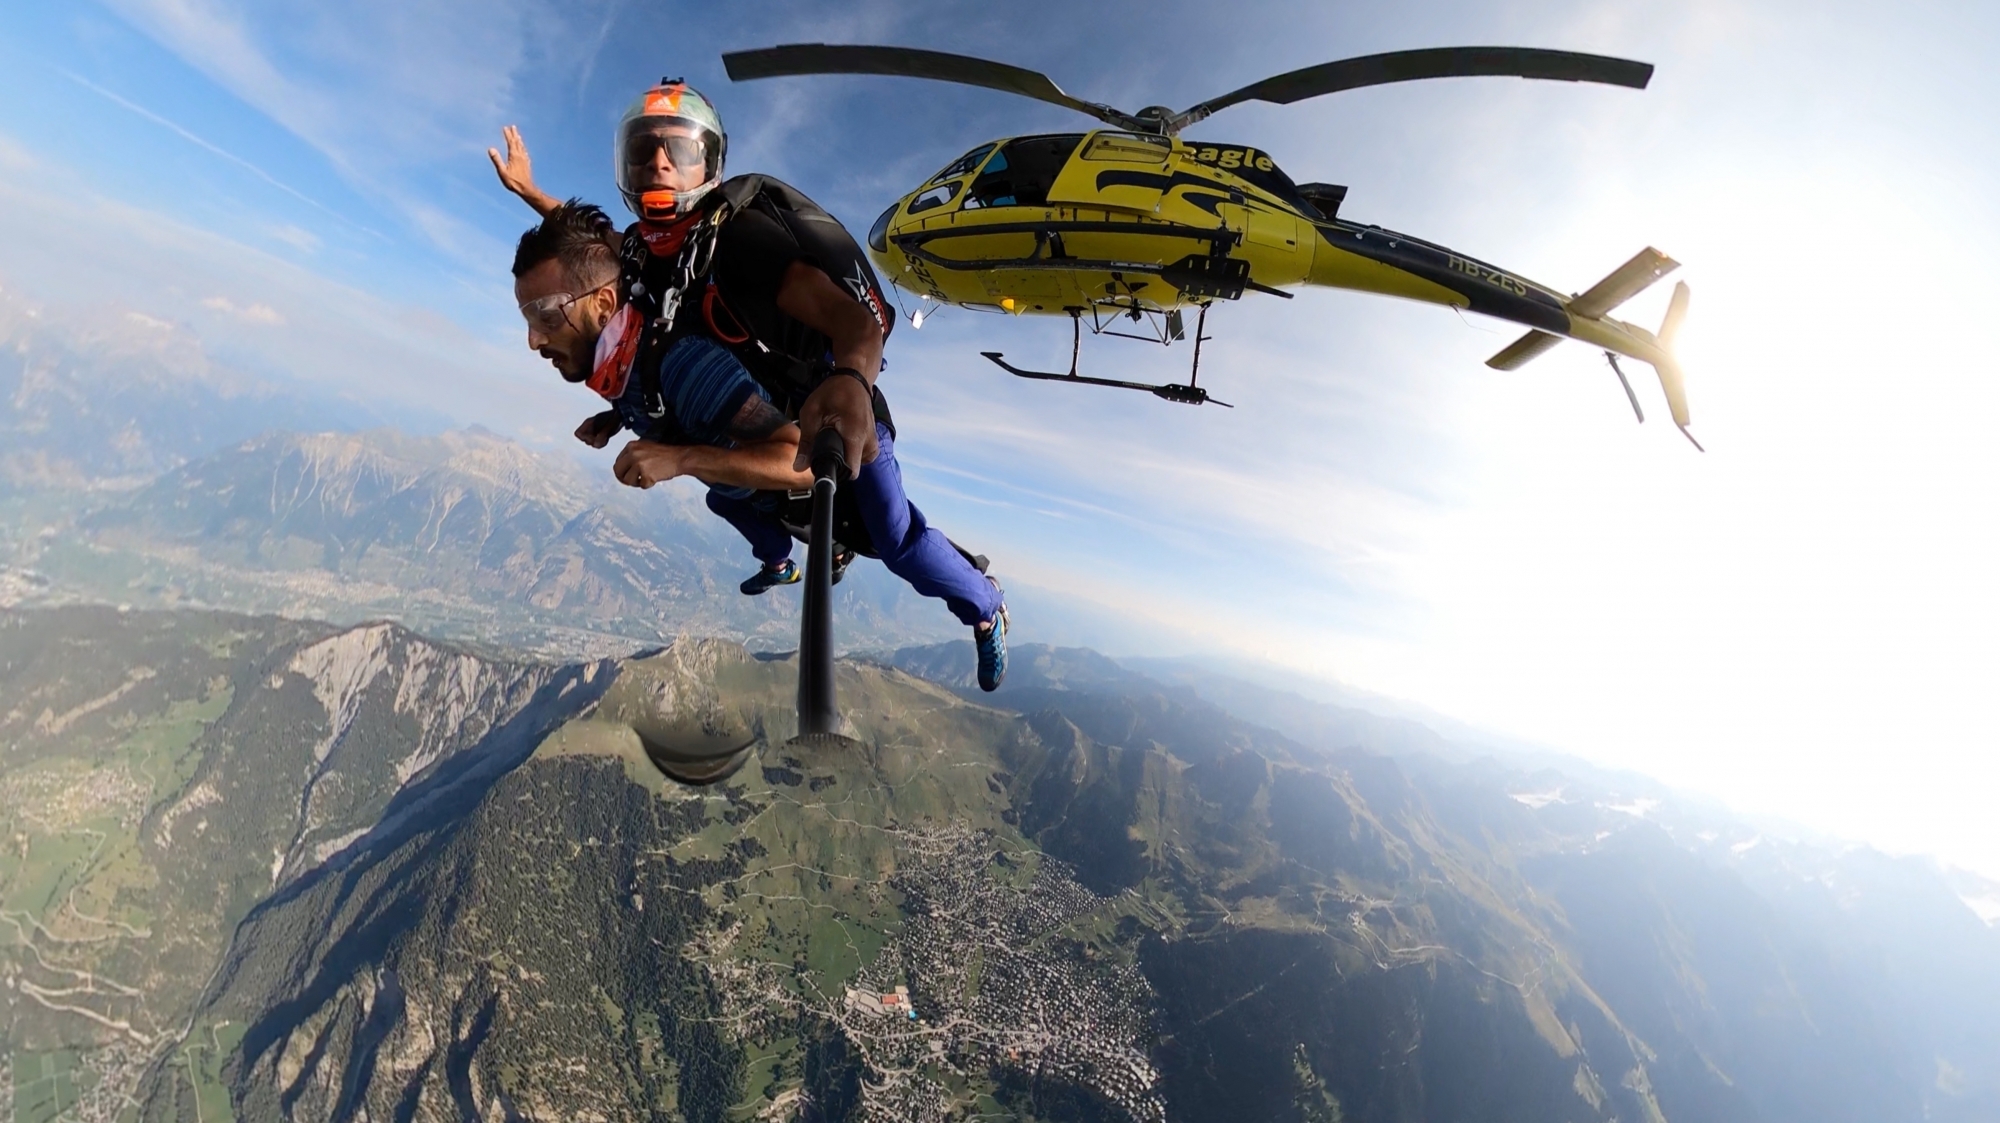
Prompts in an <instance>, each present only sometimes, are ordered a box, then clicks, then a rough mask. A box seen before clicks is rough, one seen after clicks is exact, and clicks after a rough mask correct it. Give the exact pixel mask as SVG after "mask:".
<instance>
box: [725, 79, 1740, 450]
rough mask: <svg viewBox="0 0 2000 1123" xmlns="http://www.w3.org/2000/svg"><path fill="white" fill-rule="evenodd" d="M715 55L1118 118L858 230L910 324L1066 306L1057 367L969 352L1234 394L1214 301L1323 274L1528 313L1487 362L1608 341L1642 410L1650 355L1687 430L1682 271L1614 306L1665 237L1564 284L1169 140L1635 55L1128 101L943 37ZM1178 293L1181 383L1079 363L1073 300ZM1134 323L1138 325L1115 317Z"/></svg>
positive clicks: (963, 178)
mask: <svg viewBox="0 0 2000 1123" xmlns="http://www.w3.org/2000/svg"><path fill="white" fill-rule="evenodd" d="M722 58H723V64H724V67H725V68H726V69H727V71H728V73H729V77H730V78H731V79H732V80H735V81H747V80H750V79H756V78H773V77H782V76H790V75H803V74H875V75H892V76H903V77H913V78H929V79H933V80H937V81H944V82H956V83H960V84H964V85H972V86H981V87H985V88H988V89H995V90H1003V91H1006V92H1009V93H1015V94H1020V95H1023V96H1026V97H1031V98H1035V99H1038V100H1041V101H1046V102H1052V103H1054V104H1056V105H1061V106H1066V107H1068V108H1070V109H1075V110H1078V111H1080V112H1083V113H1086V114H1089V115H1090V116H1092V117H1096V118H1098V119H1099V120H1101V121H1103V122H1105V123H1106V124H1107V125H1109V126H1111V127H1110V128H1106V129H1099V130H1097V131H1094V132H1088V133H1063V134H1056V135H1043V136H1022V137H1012V138H1008V139H1003V140H996V141H992V142H990V143H987V144H982V145H980V146H978V147H977V148H974V149H973V150H972V151H970V152H967V153H966V154H965V155H963V156H961V157H959V158H958V159H956V160H953V161H952V162H951V163H950V164H948V165H946V166H945V168H944V169H943V170H942V171H940V172H938V173H937V174H936V175H934V176H932V177H931V178H930V179H929V180H927V181H925V182H924V183H923V185H922V186H920V187H918V188H917V189H916V190H914V191H911V192H910V193H909V194H907V195H905V196H903V197H902V198H901V199H899V200H897V201H896V203H895V205H893V206H891V207H890V208H889V209H888V210H886V211H883V212H882V216H881V217H880V218H878V219H877V220H876V221H875V224H874V227H873V228H872V229H871V230H870V231H869V233H868V249H869V251H870V254H871V256H872V257H873V258H874V259H875V262H876V264H877V265H878V266H880V267H881V269H882V270H883V272H884V274H885V275H886V276H887V277H888V278H889V279H890V281H891V282H892V283H894V284H895V285H897V286H898V287H900V288H902V289H905V290H907V291H909V292H911V293H912V294H914V295H916V296H917V297H918V298H919V299H920V302H921V303H920V307H919V308H918V310H917V311H916V312H915V313H913V314H912V316H911V319H912V321H913V323H916V324H921V323H922V318H923V316H924V315H925V314H926V313H928V312H929V311H931V310H932V309H933V308H936V307H941V306H948V305H955V306H958V307H963V308H970V309H977V310H982V311H994V312H1006V313H1014V314H1021V313H1031V312H1032V313H1044V314H1064V315H1068V316H1069V317H1070V320H1071V325H1072V335H1071V340H1072V343H1071V351H1070V369H1069V372H1068V373H1067V374H1059V373H1055V372H1049V371H1032V370H1024V369H1021V368H1020V367H1016V366H1014V365H1013V364H1011V363H1008V362H1007V361H1006V360H1005V358H1004V357H1003V356H1002V355H1001V354H1000V353H999V352H994V351H987V352H982V354H984V355H985V357H987V358H989V359H991V360H992V361H993V362H995V363H997V364H999V365H1000V366H1001V367H1002V368H1004V369H1006V370H1007V371H1008V372H1009V373H1012V374H1015V375H1019V376H1020V377H1023V378H1036V379H1048V380H1052V381H1058V382H1075V383H1084V384H1090V385H1098V386H1116V387H1123V388H1127V389H1134V390H1145V391H1148V392H1150V393H1152V394H1155V395H1157V396H1159V397H1161V398H1164V399H1166V400H1168V401H1174V402H1186V403H1189V404H1196V405H1199V404H1201V403H1204V402H1214V403H1215V404H1217V405H1227V404H1228V403H1226V402H1219V401H1216V399H1214V398H1212V397H1210V396H1209V393H1208V390H1207V388H1206V387H1203V386H1200V385H1198V384H1197V383H1196V378H1197V377H1198V375H1199V373H1200V367H1201V344H1202V342H1203V341H1204V340H1205V339H1207V338H1209V337H1207V336H1205V335H1203V334H1202V332H1203V327H1204V325H1205V324H1206V322H1207V315H1208V308H1209V305H1210V304H1212V303H1213V302H1215V301H1217V300H1238V299H1241V298H1242V297H1243V295H1244V294H1245V293H1248V292H1258V293H1266V294H1269V295H1272V296H1278V297H1284V298H1286V299H1290V297H1291V294H1290V293H1287V292H1285V291H1284V289H1285V287H1287V286H1296V285H1325V286H1330V287H1333V288H1343V289H1357V290H1360V291H1363V292H1374V293H1382V294H1385V295H1389V296H1401V297H1407V298H1410V299H1413V300H1422V301H1427V302H1430V303H1433V304H1445V305H1450V306H1453V307H1456V308H1463V309H1468V310H1470V311H1473V312H1479V313H1483V314H1485V315H1488V316H1493V317H1496V318H1499V319H1502V320H1510V321H1513V322H1515V323H1518V324H1523V325H1526V326H1527V327H1528V328H1529V331H1528V333H1527V334H1526V335H1523V336H1522V337H1521V338H1520V339H1518V340H1515V341H1514V342H1513V343H1512V344H1510V345H1508V346H1507V347H1506V348H1505V349H1503V350H1502V351H1501V352H1500V353H1499V354H1496V355H1494V356H1493V357H1492V358H1491V359H1488V360H1487V365H1488V366H1491V367H1494V368H1496V369H1499V370H1513V369H1515V368H1517V367H1519V366H1521V365H1522V364H1524V363H1526V362H1528V361H1529V360H1530V359H1533V358H1535V357H1536V356H1537V355H1540V354H1542V353H1543V352H1544V351H1547V350H1548V349H1549V348H1551V347H1553V346H1555V344H1556V343H1557V342H1559V341H1560V340H1562V339H1565V338H1567V339H1576V340H1581V341H1583V342H1585V343H1588V344H1591V345H1592V346H1595V347H1599V348H1602V349H1603V350H1604V354H1605V358H1606V359H1607V360H1608V361H1609V362H1610V364H1611V368H1612V370H1613V371H1614V372H1616V373H1617V375H1618V381H1619V383H1620V384H1621V385H1623V386H1624V388H1625V396H1626V398H1627V400H1629V401H1630V402H1631V405H1632V410H1633V412H1634V413H1635V414H1636V415H1638V417H1639V420H1640V421H1642V422H1643V421H1644V420H1645V414H1644V413H1643V411H1641V410H1640V408H1639V400H1638V397H1637V396H1636V395H1635V394H1633V392H1632V386H1631V383H1630V382H1628V381H1626V378H1625V374H1624V371H1623V370H1622V369H1620V368H1619V366H1618V356H1620V355H1623V356H1627V357H1629V358H1633V359H1638V360H1640V361H1641V362H1645V363H1650V364H1651V365H1652V367H1653V369H1654V370H1655V371H1656V372H1658V374H1659V377H1660V385H1661V388H1662V389H1663V390H1664V391H1665V393H1666V398H1667V404H1668V407H1669V408H1670V410H1671V411H1672V414H1673V418H1674V423H1675V425H1676V426H1678V427H1679V428H1680V430H1681V432H1682V433H1683V434H1685V435H1687V438H1688V440H1689V441H1694V436H1693V434H1691V433H1688V429H1687V426H1688V408H1687V395H1686V391H1685V389H1684V387H1683V383H1682V378H1681V371H1680V367H1679V365H1678V364H1677V363H1676V362H1675V360H1674V357H1673V351H1672V344H1673V337H1674V333H1675V331H1676V329H1677V328H1678V327H1679V325H1680V323H1681V320H1682V318H1683V316H1685V314H1686V312H1687V304H1688V288H1687V285H1686V283H1685V282H1683V283H1680V284H1677V285H1676V286H1675V289H1674V294H1673V299H1672V301H1671V302H1670V304H1669V305H1668V308H1667V314H1666V318H1665V321H1664V322H1663V323H1662V324H1661V326H1660V330H1659V331H1658V332H1657V333H1655V332H1651V331H1647V330H1646V329H1645V328H1642V327H1638V326H1636V325H1633V324H1628V323H1625V322H1623V321H1621V320H1617V319H1614V318H1612V317H1611V316H1610V315H1608V313H1610V312H1611V311H1612V310H1613V309H1615V308H1617V307H1618V306H1619V305H1620V304H1622V303H1624V302H1625V301H1626V300H1628V299H1630V298H1631V297H1633V296H1634V295H1636V294H1638V293H1639V292H1641V291H1642V290H1644V289H1645V288H1646V287H1648V286H1649V285H1651V284H1652V283H1653V282H1654V281H1656V280H1658V279H1659V278H1660V277H1662V276H1665V275H1666V274H1667V273H1668V272H1670V271H1672V270H1673V269H1675V268H1676V267H1677V263H1676V262H1674V261H1673V260H1672V259H1670V258H1668V257H1667V256H1666V255H1665V254H1663V253H1661V252H1659V251H1658V250H1655V249H1651V248H1648V249H1645V250H1642V251H1640V252H1639V253H1638V254H1637V255H1636V256H1634V257H1633V258H1632V259H1631V260H1630V261H1627V262H1626V263H1625V264H1624V265H1621V266H1619V267H1618V269H1617V270H1616V271H1614V272H1613V273H1612V274H1611V275H1610V276H1608V277H1606V278H1604V280H1602V281H1599V282H1598V283H1597V284H1596V285H1593V286H1592V287H1591V288H1590V289H1588V290H1586V291H1585V292H1582V293H1579V294H1570V295H1565V294H1563V293H1561V292H1558V291H1556V290H1555V289H1552V288H1549V287H1548V286H1546V285H1540V284H1536V283H1535V282H1533V281H1529V280H1527V279H1525V278H1522V277H1520V276H1518V275H1516V274H1513V273H1510V272H1508V271H1507V270H1504V269H1501V268H1499V267H1497V266H1493V265H1489V264H1487V263H1485V262H1483V261H1480V260H1478V259H1476V258H1473V257H1468V256H1466V255H1464V254H1461V253H1458V252H1457V251H1455V250H1451V249H1447V248H1445V247H1443V246H1439V245H1435V244H1433V243H1431V242H1426V241H1424V240H1423V239H1421V238H1412V237H1410V236H1409V235H1407V234H1399V233H1397V232H1395V231H1393V230H1385V229H1383V228H1382V227H1380V226H1373V225H1364V224H1362V223H1357V222H1352V221H1349V220H1347V219H1344V218H1341V217H1340V215H1339V210H1340V204H1341V200H1342V199H1343V198H1344V196H1345V195H1346V193H1347V189H1346V188H1345V187H1341V186H1337V185H1334V184H1327V183H1305V184H1300V183H1294V182H1293V181H1292V179H1291V178H1290V177H1289V176H1287V175H1286V174H1285V173H1284V172H1283V171H1282V170H1281V169H1280V168H1279V167H1278V165H1277V163H1276V161H1274V160H1273V159H1272V158H1271V155H1270V154H1269V153H1268V152H1264V151H1262V150H1260V149H1256V148H1251V147H1248V146H1245V145H1229V144H1211V143H1207V142H1194V141H1186V140H1182V139H1181V137H1180V133H1181V130H1182V129H1184V128H1186V127H1187V126H1189V125H1193V124H1195V123H1197V122H1199V121H1202V120H1205V119H1206V118H1208V117H1209V116H1210V115H1211V114H1213V113H1215V112H1217V111H1218V110H1221V109H1225V108H1228V107H1229V106H1232V105H1235V104H1237V103H1239V102H1244V101H1266V102H1274V103H1278V104H1290V103H1292V102H1295V101H1301V100H1304V99H1306V98H1311V97H1317V96H1319V95H1321V94H1327V93H1333V92H1335V91H1338V90H1349V89H1356V88H1360V87H1363V86H1376V85H1384V84H1387V83H1391V82H1405V81H1411V80H1415V79H1422V78H1444V77H1460V76H1476V75H1501V76H1514V77H1521V78H1541V79H1551V80H1557V81H1570V82H1598V83H1604V84H1608V85H1616V86H1626V87H1630V88H1633V89H1644V88H1645V86H1646V83H1647V82H1648V81H1649V80H1650V79H1651V77H1652V73H1653V68H1652V66H1651V65H1650V64H1648V63H1642V62H1633V61H1631V60H1628V59H1618V58H1608V57H1605V56H1602V55H1588V54H1576V53H1572V52H1567V51H1549V50H1539V49H1534V48H1524V47H1445V48H1434V49H1427V50H1415V51H1396V52H1392V53H1389V54H1379V55H1367V56H1363V57H1359V58H1350V59H1342V60H1339V61H1336V62H1329V63H1324V64H1321V65H1319V66H1311V67H1306V68H1304V69H1302V70H1295V71H1292V72H1290V73H1287V74H1281V75H1278V76H1277V77H1274V78H1267V79H1265V80H1263V81H1261V82H1256V83H1253V84H1251V85H1248V86H1245V87H1243V88H1242V89H1239V90H1236V91H1234V92H1232V93H1228V94H1224V95H1223V96H1221V97H1219V98H1214V99H1211V100H1209V101H1205V102H1201V103H1199V104H1197V105H1195V106H1194V107H1192V108H1190V109H1187V110H1183V111H1181V112H1179V113H1176V112H1173V111H1171V110H1169V109H1167V108H1166V107H1164V106H1150V107H1148V108H1146V109H1142V110H1140V111H1139V112H1138V113H1131V114H1128V113H1124V112H1121V111H1119V110H1117V109H1114V108H1112V107H1110V106H1108V105H1101V104H1098V103H1096V102H1089V101H1084V100H1082V99H1079V98H1076V97H1072V96H1071V95H1069V94H1066V93H1064V92H1063V91H1062V90H1061V89H1060V88H1059V87H1057V86H1056V84H1055V83H1054V82H1052V81H1050V80H1049V79H1048V78H1047V77H1046V76H1045V75H1042V74H1039V73H1037V72H1035V71H1032V70H1025V69H1022V68H1020V67H1016V66H1009V65H1007V64H1005V63H998V62H991V61H988V60H985V59H978V58H970V57H967V56H963V55H953V54H945V53H942V52H938V51H926V50H918V49H914V48H907V47H874V46H843V45H828V44H823V43H808V44H794V45H790V46H781V47H770V48H765V49H761V50H752V51H740V52H735V53H731V54H726V55H724V56H722ZM1189 305H1192V306H1194V307H1195V308H1196V309H1197V318H1196V323H1195V331H1194V362H1193V366H1192V367H1191V369H1190V371H1189V374H1188V380H1187V382H1185V383H1167V384H1160V385H1154V384H1150V383H1143V382H1126V381H1121V380H1117V379H1108V378H1092V377H1086V376H1083V375H1079V374H1078V373H1077V369H1076V361H1077V354H1078V352H1079V351H1080V350H1081V346H1082V331H1083V327H1084V325H1085V323H1086V318H1087V321H1088V324H1089V326H1090V327H1091V330H1092V332H1093V333H1094V334H1110V335H1128V336H1130V337H1132V338H1141V339H1151V340H1152V341H1154V342H1158V343H1162V344H1171V343H1173V342H1174V341H1176V340H1181V339H1185V338H1187V333H1186V328H1185V326H1184V323H1183V320H1182V317H1181V309H1183V308H1185V307H1187V306H1189ZM1126 321H1130V322H1131V323H1134V324H1139V323H1144V324H1147V325H1149V326H1150V327H1151V332H1150V333H1149V335H1146V336H1137V335H1132V334H1131V333H1130V332H1129V331H1120V330H1114V329H1115V328H1118V327H1122V326H1123V325H1124V323H1125V322H1126ZM1695 447H1696V448H1700V447H1701V445H1700V443H1699V442H1696V443H1695Z"/></svg>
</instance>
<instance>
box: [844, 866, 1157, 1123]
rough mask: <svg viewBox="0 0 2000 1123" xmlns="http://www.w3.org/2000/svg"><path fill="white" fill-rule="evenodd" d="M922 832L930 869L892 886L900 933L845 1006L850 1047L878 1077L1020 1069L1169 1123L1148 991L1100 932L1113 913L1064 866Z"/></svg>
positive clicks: (1147, 1122)
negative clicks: (938, 1069) (855, 1046)
mask: <svg viewBox="0 0 2000 1123" xmlns="http://www.w3.org/2000/svg"><path fill="white" fill-rule="evenodd" d="M926 834H927V837H926V839H925V843H926V844H925V845H923V846H921V847H913V848H912V851H913V853H916V854H921V855H922V857H921V859H920V860H916V861H912V862H911V863H910V864H908V865H906V866H904V867H903V868H902V869H900V870H898V871H897V874H896V876H895V877H894V879H893V880H892V886H893V887H894V888H895V890H896V891H897V892H898V893H899V894H900V895H901V897H902V899H903V912H904V918H905V919H904V924H903V926H902V929H901V931H900V932H899V933H898V935H897V937H896V938H895V939H894V940H892V941H891V942H890V943H889V944H888V945H887V946H885V947H884V949H883V954H882V955H881V956H880V957H878V958H877V960H876V962H875V963H874V964H872V965H871V966H870V967H869V968H868V969H866V970H864V971H863V972H862V976H861V977H860V978H858V979H856V980H855V982H854V985H853V986H851V987H850V988H849V989H848V990H847V992H846V995H845V1001H844V1009H845V1011H847V1012H851V1013H852V1014H855V1015H860V1016H859V1017H854V1018H852V1019H851V1020H846V1024H847V1025H848V1027H849V1036H850V1039H852V1040H856V1041H857V1043H859V1044H860V1046H861V1049H862V1053H863V1055H864V1056H865V1057H866V1059H867V1061H868V1063H869V1064H870V1066H871V1067H872V1068H874V1069H876V1070H877V1071H878V1072H886V1071H894V1072H901V1073H906V1074H908V1073H913V1072H918V1071H921V1070H922V1069H923V1068H924V1066H926V1065H931V1066H942V1067H944V1068H948V1069H951V1070H956V1071H957V1072H958V1073H960V1074H961V1075H964V1076H968V1077H974V1076H980V1077H983V1076H986V1075H988V1074H991V1073H993V1072H994V1071H995V1070H1000V1071H1001V1072H1003V1073H1005V1072H1008V1071H1010V1070H1011V1072H1012V1074H1013V1075H1014V1076H1016V1077H1019V1078H1023V1079H1026V1080H1029V1081H1033V1082H1040V1083H1047V1082H1049V1081H1058V1082H1063V1083H1070V1084H1074V1085H1076V1086H1079V1087H1081V1088H1085V1089H1088V1090H1089V1091H1091V1092H1094V1093H1095V1094H1097V1095H1098V1096H1101V1097H1102V1098H1103V1099H1104V1100H1106V1101H1108V1102H1110V1103H1111V1104H1115V1105H1116V1106H1117V1107H1118V1108H1119V1109H1121V1110H1122V1111H1123V1112H1124V1113H1125V1114H1126V1115H1127V1116H1128V1117H1129V1118H1131V1119H1133V1120H1136V1121H1143V1123H1159V1121H1162V1120H1164V1119H1165V1117H1166V1111H1165V1104H1164V1101H1163V1100H1162V1098H1161V1096H1160V1091H1159V1074H1158V1073H1157V1072H1156V1071H1155V1070H1154V1068H1153V1066H1152V1063H1151V1061H1150V1060H1149V1058H1148V1055H1147V1048H1148V1046H1149V1045H1150V1043H1151V1041H1152V1019H1151V1011H1152V1007H1153V995H1152V990H1151V988H1150V986H1148V985H1147V983H1146V981H1145V978H1144V976H1142V975H1141V974H1140V973H1139V972H1138V970H1137V968H1136V967H1134V966H1133V965H1132V964H1131V963H1130V962H1129V961H1128V959H1127V958H1126V957H1124V956H1121V955H1119V954H1116V952H1115V948H1112V947H1111V946H1110V945H1108V944H1106V945H1105V946H1102V947H1101V946H1099V945H1100V942H1101V941H1100V940H1099V939H1097V938H1094V935H1093V934H1094V933H1098V932H1102V931H1105V930H1108V928H1109V926H1110V925H1109V923H1108V922H1107V921H1106V920H1105V918H1106V915H1107V910H1109V909H1110V908H1111V907H1112V902H1111V901H1108V900H1106V899H1104V898H1101V897H1098V896H1097V895H1096V894H1093V893H1091V892H1090V891H1089V890H1088V889H1085V888H1084V887H1083V886H1081V885H1079V884H1078V883H1077V881H1076V879H1075V878H1074V877H1072V876H1071V875H1070V873H1069V871H1068V869H1067V868H1066V867H1064V866H1063V864H1062V863H1060V862H1058V861H1055V860H1053V859H1050V858H1047V857H1046V856H1043V855H1040V854H1033V853H1030V854H1020V855H1008V854H1006V853H1003V852H999V851H996V849H995V841H994V839H993V837H992V836H991V835H987V834H984V833H981V832H973V831H965V830H951V831H941V832H926ZM919 1010H921V1015H919V1013H918V1011H919ZM906 1079H910V1080H924V1079H925V1078H923V1077H918V1076H909V1077H906ZM873 1095H874V1094H873V1092H872V1091H869V1092H866V1093H864V1096H865V1098H869V1099H872V1098H873ZM894 1098H895V1099H896V1101H897V1102H898V1103H899V1104H901V1105H905V1106H907V1104H908V1102H909V1101H908V1100H906V1099H905V1098H904V1097H903V1096H901V1095H898V1096H897V1097H894ZM920 1098H922V1097H920ZM883 1102H884V1105H886V1104H887V1102H888V1098H885V1099H884V1101H883ZM884 1118H887V1116H884ZM901 1118H911V1117H910V1116H903V1117H901Z"/></svg>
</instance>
